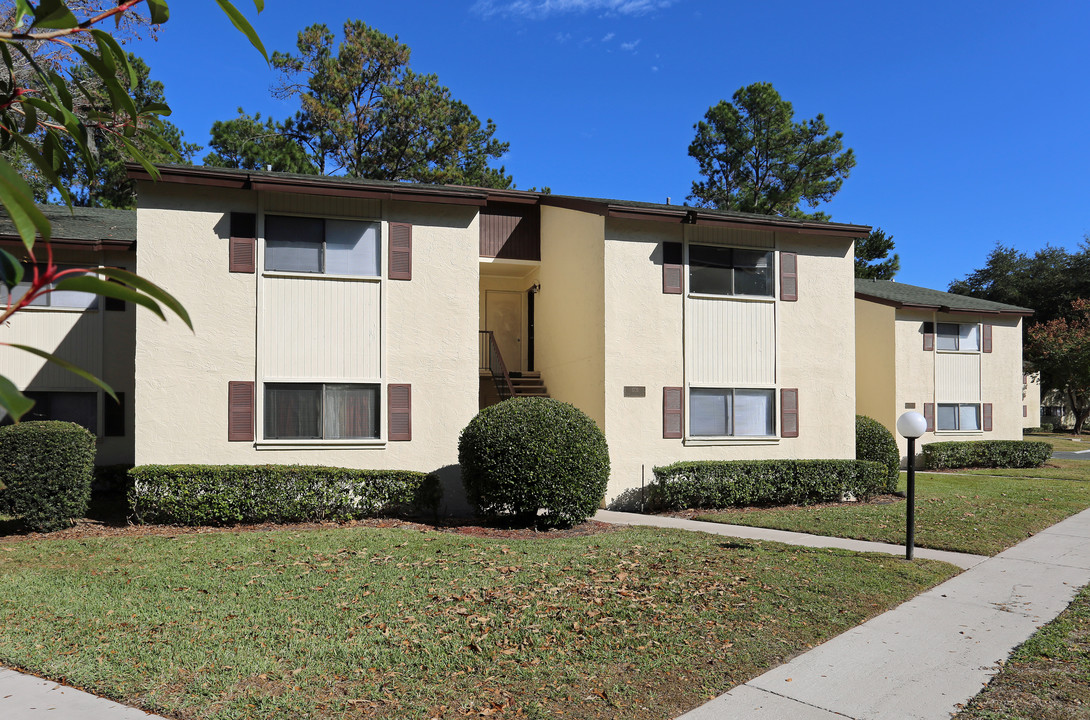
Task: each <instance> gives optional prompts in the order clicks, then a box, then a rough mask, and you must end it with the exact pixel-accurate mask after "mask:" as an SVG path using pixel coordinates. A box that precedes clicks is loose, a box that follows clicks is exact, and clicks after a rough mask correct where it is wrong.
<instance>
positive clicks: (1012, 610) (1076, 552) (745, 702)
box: [596, 510, 1090, 720]
mask: <svg viewBox="0 0 1090 720" xmlns="http://www.w3.org/2000/svg"><path fill="white" fill-rule="evenodd" d="M596 517H597V519H599V520H602V521H603V522H622V523H625V524H632V525H656V526H659V527H679V528H684V529H688V530H701V531H704V532H713V533H716V534H721V535H732V536H734V537H746V538H755V539H765V540H775V541H777V542H790V543H792V544H796V545H813V546H815V547H846V548H849V549H852V550H869V551H877V552H890V553H893V552H894V550H897V551H899V552H903V548H901V547H900V546H895V545H892V546H891V545H885V546H883V544H882V543H858V544H855V543H856V541H836V540H835V539H834V538H824V537H817V536H813V535H803V534H800V533H784V532H780V531H768V530H764V531H760V532H757V531H758V529H757V528H750V527H741V526H736V525H734V526H731V525H720V524H718V523H701V522H696V521H692V520H680V519H677V518H660V517H654V516H642V515H634V514H631V513H609V512H600V513H598V515H597V516H596ZM640 518H644V521H643V522H640V521H639V519H640ZM724 529H726V530H724ZM736 533H737V534H736ZM742 533H744V534H742ZM841 543H851V544H841ZM861 546H868V547H861ZM875 546H877V547H875ZM883 547H884V548H885V549H883ZM925 552H927V554H926V555H925V554H924V553H925ZM932 553H933V551H923V550H917V553H916V554H917V556H918V557H936V556H935V555H933V554H932ZM944 555H946V556H953V559H950V560H947V561H948V562H954V560H956V559H957V558H958V557H960V558H962V559H963V560H964V563H956V562H955V564H958V565H960V567H965V568H968V569H967V570H966V571H965V572H963V573H961V574H960V575H958V576H956V577H954V578H952V579H950V580H947V581H946V582H944V583H942V584H941V585H937V586H935V587H934V588H932V589H931V590H928V591H927V592H925V593H922V594H921V595H917V596H916V597H915V598H913V599H912V600H909V601H908V602H906V603H904V604H902V605H900V606H898V607H896V608H894V609H892V610H890V611H888V612H886V613H883V614H882V615H879V616H878V617H876V618H873V619H872V620H869V621H867V622H865V623H863V624H862V625H859V626H858V627H856V628H853V629H851V630H849V631H847V632H845V633H843V634H842V635H839V636H837V637H835V638H833V639H832V640H829V641H828V642H826V643H824V644H822V645H819V646H818V647H816V648H814V649H813V650H811V651H809V652H806V653H803V654H802V655H799V656H798V657H796V658H795V659H793V660H791V661H790V662H788V663H786V664H784V665H781V666H779V667H777V668H775V669H773V670H770V671H769V672H767V673H765V674H764V675H761V676H760V677H757V678H754V679H753V680H750V681H749V682H747V683H745V684H743V685H739V686H738V687H736V688H734V689H733V690H731V691H730V692H728V693H726V694H724V695H720V696H719V697H717V698H716V699H714V700H712V701H711V702H708V703H707V704H705V705H703V706H701V707H699V708H697V709H695V710H692V711H691V712H688V713H686V714H685V715H683V716H682V718H681V720H733V719H734V718H738V719H739V720H741V719H743V718H744V719H745V720H783V719H785V718H790V719H791V720H837V719H839V720H843V719H844V718H850V719H852V720H864V719H867V720H869V719H871V718H874V719H875V720H878V719H885V718H898V719H901V718H904V719H905V720H909V719H912V720H940V719H945V718H949V717H950V716H951V715H952V714H954V713H955V712H957V710H958V709H959V706H960V705H962V704H963V703H965V702H967V701H968V700H969V699H970V698H972V697H973V696H974V695H976V694H977V693H978V692H979V691H980V690H981V688H983V687H984V686H985V685H986V684H987V683H988V681H989V680H990V679H991V677H992V676H993V675H995V674H996V673H997V672H998V671H999V667H1000V664H1001V663H1003V662H1004V661H1005V660H1006V658H1007V657H1008V656H1009V655H1010V653H1011V651H1012V650H1014V648H1015V647H1017V646H1018V645H1019V644H1021V643H1023V642H1025V640H1026V639H1027V638H1029V636H1030V635H1032V634H1033V633H1034V632H1036V631H1037V629H1038V628H1040V627H1041V626H1042V625H1044V624H1045V623H1047V622H1049V621H1051V620H1052V619H1053V618H1055V617H1056V616H1057V615H1059V614H1060V612H1062V611H1063V610H1064V608H1066V607H1067V606H1068V605H1069V604H1070V603H1071V601H1072V599H1074V597H1075V594H1076V593H1077V592H1078V590H1079V589H1080V588H1081V587H1082V586H1083V585H1086V584H1087V583H1090V510H1085V511H1083V512H1081V513H1079V514H1078V515H1074V516H1072V517H1069V518H1068V519H1066V520H1064V521H1062V522H1060V523H1057V524H1056V525H1053V526H1052V527H1050V528H1048V529H1047V530H1043V531H1041V532H1039V533H1037V534H1036V535H1034V536H1033V537H1031V538H1029V539H1028V540H1024V541H1023V542H1021V543H1019V544H1018V545H1015V546H1014V547H1012V548H1009V549H1007V550H1005V551H1003V552H1002V553H1000V554H999V555H996V556H995V557H992V558H980V557H979V556H975V555H970V556H965V555H960V556H959V555H958V553H944ZM936 559H947V558H945V557H937V558H936ZM970 559H971V560H970Z"/></svg>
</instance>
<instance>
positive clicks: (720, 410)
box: [689, 388, 776, 437]
mask: <svg viewBox="0 0 1090 720" xmlns="http://www.w3.org/2000/svg"><path fill="white" fill-rule="evenodd" d="M773 396H774V392H773V391H772V390H748V389H741V388H692V389H691V390H690V391H689V435H690V436H692V437H747V436H750V437H753V436H755V437H768V436H771V435H774V434H775V432H776V431H775V417H776V408H775V402H774V400H773Z"/></svg>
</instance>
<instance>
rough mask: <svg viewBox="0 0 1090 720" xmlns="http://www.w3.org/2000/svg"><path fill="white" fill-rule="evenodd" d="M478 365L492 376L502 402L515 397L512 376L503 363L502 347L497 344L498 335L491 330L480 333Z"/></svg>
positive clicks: (480, 331)
mask: <svg viewBox="0 0 1090 720" xmlns="http://www.w3.org/2000/svg"><path fill="white" fill-rule="evenodd" d="M478 341H479V343H478V355H479V360H478V365H479V369H481V370H487V371H488V372H489V373H491V374H492V381H493V382H494V383H495V384H496V392H498V393H499V396H500V400H507V399H508V398H511V397H514V395H515V386H514V385H512V384H511V376H510V375H509V374H508V372H507V365H506V364H504V362H503V355H502V354H501V353H500V346H499V345H497V344H496V335H495V334H494V333H493V332H492V331H491V330H479V331H478Z"/></svg>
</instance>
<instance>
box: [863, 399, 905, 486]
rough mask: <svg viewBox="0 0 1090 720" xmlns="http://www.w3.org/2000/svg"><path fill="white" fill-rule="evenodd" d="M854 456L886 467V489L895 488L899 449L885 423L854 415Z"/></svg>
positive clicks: (899, 455)
mask: <svg viewBox="0 0 1090 720" xmlns="http://www.w3.org/2000/svg"><path fill="white" fill-rule="evenodd" d="M855 458H856V460H870V461H871V462H876V463H880V464H881V465H882V467H884V468H886V478H887V483H886V491H887V492H893V491H895V490H896V489H897V480H898V479H899V477H900V475H901V451H900V450H899V449H898V448H897V441H896V440H894V439H893V433H891V432H890V431H889V429H888V428H886V426H885V425H883V424H882V423H880V422H878V421H877V420H875V419H874V418H869V417H867V416H866V415H856V416H855Z"/></svg>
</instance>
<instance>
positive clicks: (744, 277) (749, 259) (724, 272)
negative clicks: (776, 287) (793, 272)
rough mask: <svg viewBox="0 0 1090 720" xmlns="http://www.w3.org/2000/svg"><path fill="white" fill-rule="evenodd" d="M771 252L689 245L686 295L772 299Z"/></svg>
mask: <svg viewBox="0 0 1090 720" xmlns="http://www.w3.org/2000/svg"><path fill="white" fill-rule="evenodd" d="M772 270H773V261H772V252H771V251H765V250H740V249H738V248H728V247H719V246H716V245H689V292H693V293H703V294H707V295H756V296H761V297H772V290H773V288H772Z"/></svg>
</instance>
